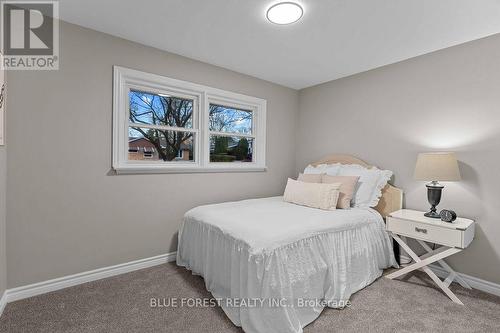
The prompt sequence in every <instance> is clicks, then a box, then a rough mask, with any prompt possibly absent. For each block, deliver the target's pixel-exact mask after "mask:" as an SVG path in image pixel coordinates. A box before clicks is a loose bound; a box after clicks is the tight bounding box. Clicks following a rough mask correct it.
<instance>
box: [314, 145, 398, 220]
mask: <svg viewBox="0 0 500 333" xmlns="http://www.w3.org/2000/svg"><path fill="white" fill-rule="evenodd" d="M334 163H341V164H359V165H362V166H364V167H366V168H371V167H372V166H371V165H369V164H368V163H366V162H365V161H362V160H360V159H359V158H356V157H354V156H351V155H341V154H337V155H330V156H327V157H325V158H323V159H321V160H319V161H317V162H314V163H311V165H319V164H334ZM401 208H403V190H401V189H399V188H397V187H394V186H392V185H391V184H387V186H386V187H384V189H383V190H382V197H381V198H380V201H379V203H378V205H377V207H375V209H376V210H377V211H378V212H379V213H380V215H382V216H383V217H384V218H385V217H387V215H389V214H390V213H392V212H394V211H396V210H398V209H401Z"/></svg>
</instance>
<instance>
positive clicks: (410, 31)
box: [60, 0, 500, 89]
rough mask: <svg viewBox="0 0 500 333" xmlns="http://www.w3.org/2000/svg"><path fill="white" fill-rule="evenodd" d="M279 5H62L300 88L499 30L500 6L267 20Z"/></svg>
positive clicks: (92, 23) (406, 7)
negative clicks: (286, 21)
mask: <svg viewBox="0 0 500 333" xmlns="http://www.w3.org/2000/svg"><path fill="white" fill-rule="evenodd" d="M276 2H279V1H276V0H147V1H146V0H143V1H137V0H61V1H60V16H61V19H63V20H65V21H68V22H72V23H75V24H78V25H81V26H85V27H89V28H92V29H95V30H98V31H102V32H106V33H109V34H112V35H115V36H119V37H123V38H126V39H129V40H132V41H135V42H139V43H142V44H145V45H149V46H154V47H156V48H159V49H163V50H166V51H170V52H173V53H177V54H180V55H183V56H186V57H189V58H193V59H197V60H201V61H204V62H207V63H210V64H214V65H218V66H221V67H224V68H228V69H232V70H234V71H237V72H240V73H245V74H249V75H252V76H255V77H258V78H261V79H264V80H268V81H271V82H275V83H279V84H282V85H284V86H288V87H291V88H296V89H300V88H304V87H309V86H312V85H316V84H319V83H322V82H326V81H330V80H333V79H337V78H341V77H344V76H348V75H352V74H355V73H359V72H363V71H366V70H369V69H372V68H376V67H380V66H383V65H387V64H390V63H394V62H397V61H401V60H404V59H408V58H411V57H415V56H418V55H421V54H425V53H428V52H432V51H435V50H439V49H442V48H446V47H449V46H452V45H456V44H460V43H464V42H467V41H471V40H474V39H478V38H481V37H485V36H488V35H492V34H495V33H499V32H500V0H297V1H296V2H298V3H300V4H301V5H302V6H303V7H304V16H303V17H302V19H301V20H300V21H299V22H297V23H294V24H292V25H288V26H279V25H274V24H271V23H270V22H268V21H267V20H266V18H265V12H266V9H267V8H268V7H269V6H271V5H272V4H274V3H276Z"/></svg>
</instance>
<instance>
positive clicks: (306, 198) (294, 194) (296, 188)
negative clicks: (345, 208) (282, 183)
mask: <svg viewBox="0 0 500 333" xmlns="http://www.w3.org/2000/svg"><path fill="white" fill-rule="evenodd" d="M340 186H341V184H340V183H333V184H321V183H305V182H300V181H298V180H293V179H291V178H288V182H287V184H286V188H285V194H283V200H284V201H286V202H291V203H294V204H297V205H301V206H307V207H311V208H319V209H324V210H335V209H337V201H338V199H339V189H340Z"/></svg>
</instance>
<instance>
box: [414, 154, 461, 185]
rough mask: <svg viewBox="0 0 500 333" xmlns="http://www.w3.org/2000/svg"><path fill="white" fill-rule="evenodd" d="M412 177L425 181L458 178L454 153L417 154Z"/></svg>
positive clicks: (453, 179) (454, 179) (458, 172)
mask: <svg viewBox="0 0 500 333" xmlns="http://www.w3.org/2000/svg"><path fill="white" fill-rule="evenodd" d="M414 178H415V179H416V180H426V181H456V180H460V170H459V169H458V162H457V158H456V157H455V153H441V152H435V153H420V154H418V157H417V165H416V166H415V176H414Z"/></svg>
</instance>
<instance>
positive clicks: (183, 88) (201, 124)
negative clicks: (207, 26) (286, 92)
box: [113, 66, 267, 174]
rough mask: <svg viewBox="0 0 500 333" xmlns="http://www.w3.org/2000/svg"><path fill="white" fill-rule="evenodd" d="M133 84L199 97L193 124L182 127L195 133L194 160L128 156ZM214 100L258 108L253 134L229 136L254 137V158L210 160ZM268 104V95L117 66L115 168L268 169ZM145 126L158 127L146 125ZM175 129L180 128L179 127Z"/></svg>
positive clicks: (183, 170) (179, 170) (132, 170)
mask: <svg viewBox="0 0 500 333" xmlns="http://www.w3.org/2000/svg"><path fill="white" fill-rule="evenodd" d="M130 88H133V89H138V90H146V91H150V92H156V93H161V92H165V91H170V92H171V91H174V92H178V93H179V94H181V95H182V96H186V95H187V96H189V97H190V98H195V103H196V104H197V105H198V108H197V110H193V128H192V129H180V130H184V131H189V132H193V133H195V140H194V141H193V143H194V145H195V149H194V154H195V156H194V159H195V161H194V162H185V163H183V162H179V161H177V162H150V163H148V162H134V161H129V160H128V140H129V137H128V128H129V117H128V108H129V97H128V92H129V90H130ZM210 101H214V102H215V101H216V102H219V103H220V102H222V103H225V104H226V105H228V106H233V107H239V108H243V109H247V110H252V111H253V112H254V114H253V118H252V134H251V135H239V134H234V135H233V134H232V133H231V134H229V133H224V134H225V135H228V136H245V137H253V138H254V147H253V148H254V151H253V155H252V157H253V162H241V163H235V162H232V163H231V162H228V163H224V162H212V163H211V162H210V144H209V139H210V131H209V119H208V108H209V104H210ZM266 106H267V102H266V100H264V99H261V98H256V97H251V96H246V95H242V94H238V93H234V92H230V91H225V90H221V89H216V88H212V87H208V86H204V85H200V84H195V83H191V82H187V81H181V80H177V79H171V78H168V77H165V76H160V75H156V74H151V73H146V72H141V71H137V70H133V69H129V68H125V67H120V66H113V169H114V170H115V171H116V172H117V173H119V174H121V173H195V172H251V171H265V170H266ZM141 127H154V125H151V126H147V125H146V126H143V125H141ZM175 130H179V129H178V128H175Z"/></svg>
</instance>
